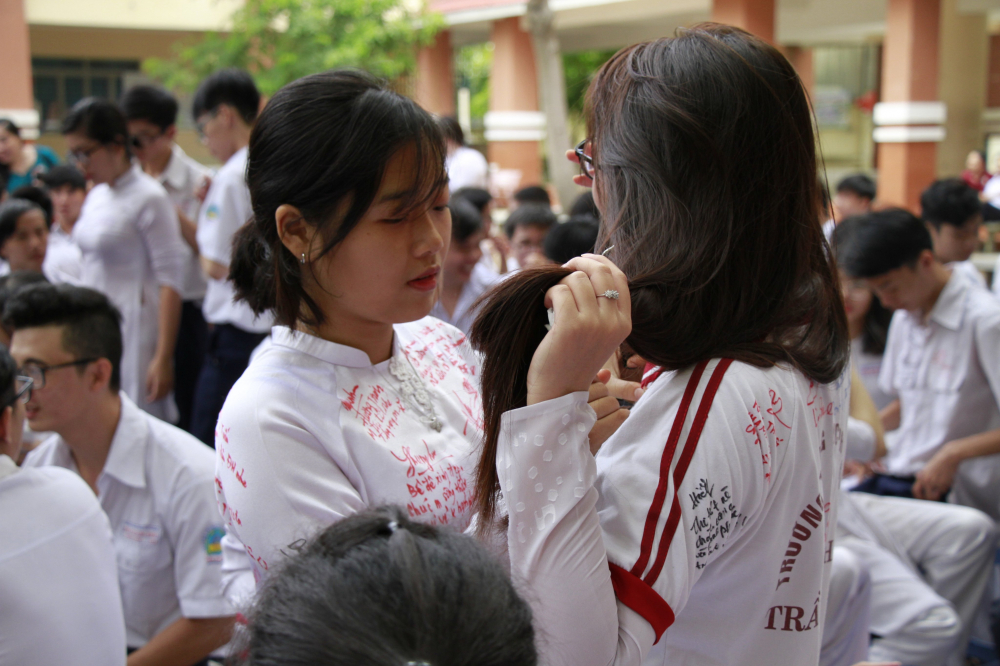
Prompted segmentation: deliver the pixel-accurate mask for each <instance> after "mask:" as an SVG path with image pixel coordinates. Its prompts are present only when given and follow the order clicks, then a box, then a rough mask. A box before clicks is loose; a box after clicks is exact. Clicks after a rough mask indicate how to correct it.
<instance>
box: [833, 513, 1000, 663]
mask: <svg viewBox="0 0 1000 666" xmlns="http://www.w3.org/2000/svg"><path fill="white" fill-rule="evenodd" d="M846 502H850V503H851V504H852V505H853V508H854V509H856V510H858V511H859V512H860V513H858V514H857V515H859V516H862V517H863V518H864V520H863V521H858V522H859V523H866V524H868V525H870V526H872V527H873V528H874V529H871V530H868V529H865V524H860V525H859V524H845V523H847V522H848V521H847V520H845V521H838V522H839V523H840V524H839V525H838V528H839V530H838V533H839V536H838V544H839V545H841V546H843V547H844V548H846V549H848V550H850V551H851V552H852V554H854V555H855V556H856V557H857V559H859V560H861V561H862V562H863V563H865V564H866V565H867V566H868V569H869V574H870V575H871V579H872V617H871V631H872V633H873V634H876V635H878V636H880V638H879V639H877V640H876V641H875V642H874V643H873V646H872V650H871V653H870V655H869V658H871V659H876V657H877V659H876V660H883V661H891V660H898V661H901V662H902V663H904V664H906V665H907V666H910V665H911V664H912V665H913V666H924V665H926V666H941V664H944V663H951V664H961V663H964V655H965V650H966V646H967V644H968V639H969V634H970V632H971V631H972V628H973V624H974V622H975V620H976V618H977V616H980V615H981V614H982V613H983V609H984V608H985V607H986V606H988V604H989V598H988V597H989V595H988V594H987V583H988V582H989V580H990V575H991V573H992V568H993V559H994V553H995V550H996V527H995V525H994V523H993V521H992V519H990V518H989V517H988V516H986V515H985V514H983V513H982V512H980V511H978V510H976V509H971V508H968V507H961V506H955V505H952V504H943V503H939V502H925V501H921V500H911V499H903V498H898V497H880V496H877V495H869V494H866V493H849V497H848V498H847V499H846V501H842V507H843V506H844V503H846ZM849 514H850V512H849V511H848V512H843V513H842V515H844V516H845V518H847V516H849Z"/></svg>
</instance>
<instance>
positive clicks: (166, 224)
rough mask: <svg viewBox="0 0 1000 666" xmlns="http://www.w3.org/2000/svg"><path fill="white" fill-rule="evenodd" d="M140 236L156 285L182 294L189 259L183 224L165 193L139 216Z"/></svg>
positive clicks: (147, 205) (149, 204) (152, 201)
mask: <svg viewBox="0 0 1000 666" xmlns="http://www.w3.org/2000/svg"><path fill="white" fill-rule="evenodd" d="M138 229H139V233H140V234H141V236H142V242H143V245H145V247H146V254H147V255H148V256H149V260H150V263H151V265H152V270H153V275H154V276H155V279H156V283H157V284H158V285H160V286H161V287H170V288H171V289H173V290H174V291H176V292H177V293H180V292H181V290H182V289H183V285H184V265H185V264H184V262H185V257H186V252H187V250H185V246H184V239H183V238H182V237H181V223H180V220H178V218H177V211H176V210H175V209H174V205H173V203H171V201H170V198H169V197H167V195H166V193H165V192H164V193H163V196H158V197H153V198H151V199H150V200H149V202H147V204H146V206H145V207H144V208H143V209H142V211H141V212H140V214H139V220H138Z"/></svg>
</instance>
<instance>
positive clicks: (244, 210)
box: [191, 69, 271, 446]
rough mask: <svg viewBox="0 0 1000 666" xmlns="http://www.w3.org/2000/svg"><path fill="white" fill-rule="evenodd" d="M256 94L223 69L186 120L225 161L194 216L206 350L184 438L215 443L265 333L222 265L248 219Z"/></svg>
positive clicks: (266, 324)
mask: <svg viewBox="0 0 1000 666" xmlns="http://www.w3.org/2000/svg"><path fill="white" fill-rule="evenodd" d="M259 107H260V93H259V92H258V91H257V87H256V85H255V84H254V82H253V79H252V78H250V75H249V74H247V73H246V72H243V71H239V70H235V69H225V70H221V71H219V72H216V73H215V74H213V75H211V76H209V77H208V78H207V79H205V80H204V81H202V82H201V85H199V86H198V92H197V93H195V97H194V103H193V115H194V118H195V121H196V122H197V123H198V132H199V133H200V134H201V137H202V141H203V142H204V143H205V145H206V146H208V149H209V151H211V153H212V155H214V156H215V157H216V158H218V159H219V160H221V161H222V162H224V164H223V166H222V168H221V169H219V172H218V173H217V174H216V176H215V179H214V180H213V181H212V185H211V187H210V188H209V190H208V194H207V195H206V197H205V203H204V205H203V206H202V209H201V212H200V213H199V216H198V234H197V239H198V250H199V252H200V253H201V267H202V270H203V271H204V273H205V276H206V277H207V278H208V288H207V290H206V291H205V302H204V305H203V307H202V311H203V313H204V315H205V321H207V322H208V323H209V324H210V331H209V338H208V352H207V354H206V356H205V363H204V365H203V366H202V369H201V374H200V375H199V377H198V385H197V388H196V389H195V397H194V409H193V411H192V414H191V433H192V434H193V435H194V436H195V437H197V438H198V439H200V440H201V441H203V442H205V443H206V444H208V445H209V446H214V445H215V422H216V420H217V418H218V416H219V410H221V409H222V405H223V403H225V401H226V396H227V395H228V394H229V390H230V389H231V388H232V387H233V384H235V383H236V380H237V379H239V378H240V375H242V374H243V371H244V370H246V367H247V364H248V363H249V362H250V354H251V353H253V350H254V349H255V348H256V347H257V345H258V344H260V342H261V340H263V339H264V337H265V336H266V335H267V333H268V331H270V330H271V317H257V316H255V315H254V313H253V312H252V311H251V310H250V307H249V306H247V304H246V303H242V302H241V303H236V302H235V301H234V299H233V297H234V292H233V286H232V283H231V282H229V263H230V258H231V254H232V245H233V236H235V235H236V232H237V231H239V229H240V227H242V226H243V225H244V224H245V223H246V222H247V221H248V220H249V219H250V217H251V215H252V211H251V207H250V190H249V189H247V184H246V164H247V145H248V144H249V143H250V129H251V127H252V126H253V122H254V120H255V119H256V118H257V110H258V108H259Z"/></svg>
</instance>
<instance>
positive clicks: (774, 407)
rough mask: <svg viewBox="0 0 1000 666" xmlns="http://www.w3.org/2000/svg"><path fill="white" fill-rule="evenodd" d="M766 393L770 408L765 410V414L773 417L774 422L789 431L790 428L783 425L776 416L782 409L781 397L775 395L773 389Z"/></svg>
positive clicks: (785, 424)
mask: <svg viewBox="0 0 1000 666" xmlns="http://www.w3.org/2000/svg"><path fill="white" fill-rule="evenodd" d="M767 392H768V394H769V395H770V397H771V406H770V407H768V408H767V413H768V414H770V415H771V416H773V417H774V420H775V421H777V422H778V423H780V424H781V425H783V426H785V427H786V428H789V429H791V426H790V425H788V424H787V423H785V422H784V421H782V420H781V417H780V416H778V414H780V413H781V410H782V407H783V405H782V403H781V397H780V396H779V395H778V394H777V393H775V392H774V389H768V391H767Z"/></svg>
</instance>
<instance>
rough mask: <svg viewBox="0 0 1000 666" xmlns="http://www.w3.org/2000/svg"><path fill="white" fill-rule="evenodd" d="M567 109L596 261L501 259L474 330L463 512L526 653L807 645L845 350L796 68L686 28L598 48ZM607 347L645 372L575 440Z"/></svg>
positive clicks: (725, 652) (844, 387) (762, 657)
mask: <svg viewBox="0 0 1000 666" xmlns="http://www.w3.org/2000/svg"><path fill="white" fill-rule="evenodd" d="M587 126H588V131H589V137H590V139H589V140H588V141H587V142H584V144H581V146H580V147H579V148H578V151H577V153H576V155H577V156H578V157H577V158H576V159H578V160H580V161H581V162H582V166H583V167H584V169H583V171H584V175H583V176H582V177H579V179H578V182H579V183H580V184H591V183H592V185H593V187H594V195H595V196H594V199H595V202H596V203H597V205H598V207H599V208H600V209H601V212H602V220H604V226H603V228H602V230H601V236H600V238H599V240H598V248H599V249H603V248H607V250H606V252H607V254H608V257H609V258H605V257H603V256H597V255H584V257H582V258H578V259H574V260H572V261H570V262H569V263H568V264H566V265H565V266H564V267H555V268H546V269H537V270H526V271H522V272H521V273H519V274H517V275H515V276H513V277H511V278H510V279H508V280H506V281H505V282H503V283H502V284H501V285H500V286H499V287H498V288H497V289H496V290H494V291H493V292H492V293H491V294H490V295H489V296H488V297H487V300H486V302H485V303H484V305H483V309H482V310H481V312H480V315H479V318H478V319H477V321H476V323H475V324H474V326H473V329H472V334H471V337H472V341H473V344H474V345H475V346H476V347H477V348H478V349H479V350H480V351H481V352H482V353H483V356H484V365H483V368H482V393H483V404H484V425H485V439H484V446H483V449H482V454H481V458H480V463H479V467H478V470H477V489H476V499H477V504H478V508H479V513H480V529H481V530H483V531H487V532H488V531H490V530H499V531H501V532H505V533H506V537H507V542H508V546H509V554H510V563H511V573H512V576H513V578H514V580H515V581H520V582H521V584H522V586H523V588H524V591H525V596H526V597H527V598H528V599H530V600H532V601H533V605H534V609H533V610H534V614H535V617H536V618H537V626H538V630H539V634H540V635H542V636H544V637H545V639H544V642H543V645H542V646H541V652H542V655H541V658H540V661H541V662H542V663H546V664H567V665H570V664H571V665H573V666H584V665H599V666H605V665H606V664H612V663H613V664H639V663H649V664H652V663H655V664H671V665H674V664H681V665H694V664H698V665H699V666H704V665H709V664H716V665H720V664H815V663H817V661H818V658H819V651H820V642H821V635H822V628H823V622H824V616H825V610H826V592H827V586H828V581H829V571H830V560H831V553H832V547H833V534H834V526H835V524H836V507H835V506H834V505H833V501H834V498H835V497H836V491H837V488H838V484H839V480H840V470H841V466H842V463H843V455H844V431H845V425H846V419H847V392H848V388H849V382H848V381H846V380H845V377H844V370H845V367H846V365H847V359H848V353H849V349H848V336H847V327H846V321H845V315H844V306H843V303H842V301H841V298H840V291H839V287H838V283H837V280H836V277H835V275H836V273H835V270H834V269H833V268H832V267H831V265H830V262H829V261H828V252H829V249H828V246H827V245H826V243H825V241H824V239H823V234H822V231H821V227H820V220H819V219H818V216H817V213H816V206H815V201H816V200H817V192H816V188H817V180H816V154H815V148H814V146H815V143H814V136H813V132H812V118H811V113H810V109H809V104H808V101H807V98H806V94H805V91H804V90H803V87H802V83H801V81H800V80H799V78H798V76H797V75H796V73H795V71H794V70H793V69H792V67H791V65H790V64H789V63H788V61H787V60H786V59H785V58H784V57H783V56H782V55H781V54H780V53H779V52H778V51H777V50H776V49H774V48H773V47H772V46H770V45H768V44H766V43H765V42H763V41H761V40H759V39H757V38H755V37H753V36H751V35H749V34H748V33H746V32H743V31H741V30H738V29H735V28H730V27H726V26H719V25H712V24H707V25H702V26H697V27H694V28H691V29H687V30H682V31H680V32H679V33H678V35H677V36H676V37H674V38H672V39H661V40H657V41H654V42H649V43H644V44H637V45H635V46H632V47H629V48H626V49H623V50H622V51H620V52H619V53H618V54H617V55H616V56H614V57H613V58H612V59H611V60H610V61H608V63H607V64H605V65H604V67H603V68H602V69H601V70H600V72H599V73H598V75H597V76H596V78H595V79H594V81H593V83H592V84H591V87H590V90H589V93H588V105H587ZM612 261H614V262H615V263H612ZM615 264H617V266H616V265H615ZM546 308H551V309H552V310H551V311H550V312H551V314H550V315H549V316H547V315H546ZM546 322H551V326H550V330H546V327H545V325H546ZM616 336H617V338H616ZM609 340H610V341H611V342H613V343H615V344H614V345H612V348H611V349H607V348H606V347H605V346H604V345H606V344H607V342H608V341H609ZM620 342H624V347H623V350H624V351H626V352H628V353H634V354H635V355H636V356H637V357H641V358H642V359H645V361H647V364H646V368H645V371H644V378H643V386H644V387H645V393H643V394H642V395H641V397H639V398H638V400H637V401H636V403H635V405H634V407H633V408H632V411H631V415H630V416H629V418H628V420H627V421H625V422H624V425H623V426H622V427H621V428H620V429H619V430H617V432H615V433H614V434H613V435H612V436H611V437H610V438H609V439H608V440H607V441H606V442H605V443H604V444H603V446H602V447H601V448H600V450H599V451H598V452H597V454H596V456H594V455H591V452H590V448H589V447H588V446H587V441H586V433H587V430H588V428H589V427H590V424H592V423H593V421H594V415H593V414H592V413H590V410H589V409H588V408H587V406H586V402H587V393H586V392H585V390H586V388H587V385H588V382H589V381H590V379H591V378H592V377H593V375H594V373H596V372H597V369H598V368H599V367H600V366H601V361H602V360H603V359H604V358H607V356H609V355H610V354H608V353H607V352H609V351H614V346H615V345H617V343H620Z"/></svg>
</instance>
